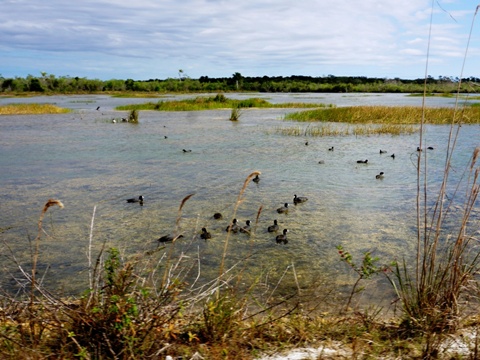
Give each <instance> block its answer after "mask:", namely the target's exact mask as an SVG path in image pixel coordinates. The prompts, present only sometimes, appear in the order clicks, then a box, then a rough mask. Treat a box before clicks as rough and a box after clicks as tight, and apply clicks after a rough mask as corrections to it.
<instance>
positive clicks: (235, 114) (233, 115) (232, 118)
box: [230, 107, 241, 121]
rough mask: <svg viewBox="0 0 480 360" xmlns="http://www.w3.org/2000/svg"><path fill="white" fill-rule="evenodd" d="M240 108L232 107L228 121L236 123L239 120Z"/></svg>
mask: <svg viewBox="0 0 480 360" xmlns="http://www.w3.org/2000/svg"><path fill="white" fill-rule="evenodd" d="M240 115H241V113H240V108H238V107H234V108H232V112H231V113H230V121H238V120H240Z"/></svg>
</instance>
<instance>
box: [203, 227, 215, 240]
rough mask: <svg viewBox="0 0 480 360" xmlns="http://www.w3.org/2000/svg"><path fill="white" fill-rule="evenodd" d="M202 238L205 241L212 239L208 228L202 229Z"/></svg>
mask: <svg viewBox="0 0 480 360" xmlns="http://www.w3.org/2000/svg"><path fill="white" fill-rule="evenodd" d="M200 238H201V239H203V240H207V239H211V238H212V234H210V233H209V232H208V231H207V229H206V228H202V233H201V234H200Z"/></svg>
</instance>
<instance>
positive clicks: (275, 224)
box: [267, 220, 278, 232]
mask: <svg viewBox="0 0 480 360" xmlns="http://www.w3.org/2000/svg"><path fill="white" fill-rule="evenodd" d="M267 231H268V232H277V231H278V221H277V220H273V225H270V226H269V227H268V228H267Z"/></svg>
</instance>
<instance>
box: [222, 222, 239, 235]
mask: <svg viewBox="0 0 480 360" xmlns="http://www.w3.org/2000/svg"><path fill="white" fill-rule="evenodd" d="M239 228H240V227H239V226H238V224H237V219H233V221H232V223H231V224H230V225H228V226H227V228H226V229H225V231H226V232H229V231H230V232H232V233H237V232H238V230H239Z"/></svg>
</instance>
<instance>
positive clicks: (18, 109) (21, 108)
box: [0, 104, 70, 115]
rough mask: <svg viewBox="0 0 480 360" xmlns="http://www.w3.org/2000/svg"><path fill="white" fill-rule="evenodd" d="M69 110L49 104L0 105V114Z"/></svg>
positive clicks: (48, 112)
mask: <svg viewBox="0 0 480 360" xmlns="http://www.w3.org/2000/svg"><path fill="white" fill-rule="evenodd" d="M68 112H70V110H68V109H62V108H60V107H58V106H56V105H51V104H9V105H0V115H37V114H64V113H68Z"/></svg>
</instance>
